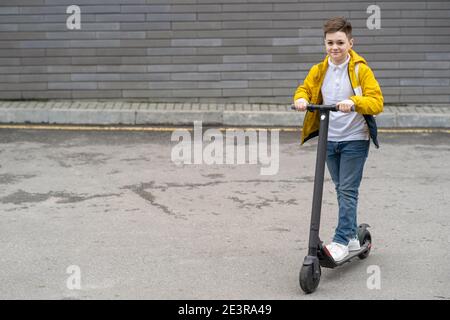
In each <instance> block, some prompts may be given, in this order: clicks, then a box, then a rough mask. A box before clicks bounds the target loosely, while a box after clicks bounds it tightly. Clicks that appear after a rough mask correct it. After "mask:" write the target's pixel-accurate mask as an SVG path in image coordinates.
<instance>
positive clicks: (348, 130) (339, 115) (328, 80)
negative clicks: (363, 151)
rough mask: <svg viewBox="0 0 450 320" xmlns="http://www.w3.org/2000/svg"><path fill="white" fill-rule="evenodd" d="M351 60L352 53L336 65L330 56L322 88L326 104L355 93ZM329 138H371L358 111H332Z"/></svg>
mask: <svg viewBox="0 0 450 320" xmlns="http://www.w3.org/2000/svg"><path fill="white" fill-rule="evenodd" d="M349 61H350V55H348V57H347V60H346V61H345V62H344V63H342V64H340V65H335V64H334V63H332V62H331V59H330V58H328V69H327V73H326V74H325V79H324V80H323V84H322V88H321V90H322V97H323V103H324V104H336V103H338V102H341V101H342V100H347V99H348V98H349V97H350V96H353V95H354V92H353V89H352V85H351V83H350V79H349V76H348V62H349ZM328 140H329V141H352V140H369V128H368V127H367V123H366V121H365V120H364V117H363V116H362V115H361V114H359V113H357V112H350V113H344V112H340V111H337V112H330V124H329V127H328Z"/></svg>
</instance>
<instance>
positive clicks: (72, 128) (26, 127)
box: [0, 124, 450, 133]
mask: <svg viewBox="0 0 450 320" xmlns="http://www.w3.org/2000/svg"><path fill="white" fill-rule="evenodd" d="M204 128H215V127H207V126H205V127H204ZM0 129H21V130H67V131H155V132H164V131H175V130H180V129H184V130H188V131H192V130H193V129H194V128H193V127H192V126H191V127H188V126H186V127H145V126H89V125H64V126H62V125H36V124H0ZM216 129H218V130H220V131H226V130H248V131H252V130H279V131H284V132H300V128H289V127H288V128H281V127H280V128H271V127H229V128H228V127H227V128H216ZM378 132H381V133H450V129H446V128H393V129H386V128H379V129H378Z"/></svg>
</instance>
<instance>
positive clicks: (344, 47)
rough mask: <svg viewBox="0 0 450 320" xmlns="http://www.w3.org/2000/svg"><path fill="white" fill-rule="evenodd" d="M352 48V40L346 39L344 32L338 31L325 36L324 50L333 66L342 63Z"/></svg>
mask: <svg viewBox="0 0 450 320" xmlns="http://www.w3.org/2000/svg"><path fill="white" fill-rule="evenodd" d="M352 47H353V39H348V38H347V35H346V34H345V32H342V31H338V32H334V33H327V34H326V35H325V48H326V50H327V54H328V55H329V56H330V57H331V61H332V62H333V63H334V64H341V63H343V62H344V61H345V59H347V53H348V52H349V50H350V49H351V48H352Z"/></svg>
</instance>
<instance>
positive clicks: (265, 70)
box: [0, 0, 450, 104]
mask: <svg viewBox="0 0 450 320" xmlns="http://www.w3.org/2000/svg"><path fill="white" fill-rule="evenodd" d="M72 4H77V5H78V6H80V8H81V30H68V29H67V27H66V20H67V18H68V17H69V14H67V13H66V9H67V7H68V6H70V5H72ZM372 4H376V5H378V6H379V7H380V8H381V29H379V30H369V29H368V28H367V27H366V21H367V18H368V17H369V16H370V13H367V12H366V10H367V8H368V6H369V5H372ZM338 15H342V16H346V17H348V18H349V19H350V21H351V22H352V24H353V27H354V33H353V34H354V37H355V50H356V51H357V52H358V53H360V54H361V55H363V56H364V57H365V58H366V59H367V60H368V61H369V64H370V65H371V66H372V68H373V70H374V72H375V74H376V76H377V78H378V80H379V82H380V84H381V85H382V88H383V91H384V94H385V98H386V99H385V100H386V102H387V103H392V104H409V103H414V104H417V103H427V104H434V103H435V104H450V94H449V92H450V80H449V79H450V36H449V34H450V1H448V0H442V1H401V0H398V1H360V0H338V1H332V0H328V1H312V0H280V1H274V0H272V1H269V0H75V1H74V0H1V1H0V99H59V98H61V99H70V98H74V99H127V100H133V99H145V100H152V101H189V102H245V103H247V102H248V103H289V102H290V101H291V98H292V94H293V92H294V90H295V88H296V87H297V85H298V84H299V83H300V82H302V80H303V78H304V77H305V76H306V73H307V71H308V69H309V68H310V66H311V65H312V64H314V63H317V62H319V61H321V60H322V59H323V56H324V48H323V44H322V31H321V26H322V24H323V22H324V20H326V19H327V18H329V17H332V16H338Z"/></svg>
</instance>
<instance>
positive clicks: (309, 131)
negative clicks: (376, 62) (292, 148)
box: [294, 50, 384, 148]
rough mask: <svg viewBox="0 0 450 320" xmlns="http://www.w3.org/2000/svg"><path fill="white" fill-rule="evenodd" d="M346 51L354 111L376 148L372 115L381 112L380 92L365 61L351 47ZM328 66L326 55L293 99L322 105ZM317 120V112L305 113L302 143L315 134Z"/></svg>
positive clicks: (310, 71) (313, 68)
mask: <svg viewBox="0 0 450 320" xmlns="http://www.w3.org/2000/svg"><path fill="white" fill-rule="evenodd" d="M349 54H350V61H349V63H348V73H349V79H350V83H351V85H352V88H353V92H354V95H353V96H351V97H350V98H349V99H350V100H352V101H353V102H354V103H355V111H356V112H358V113H360V114H362V115H363V116H364V119H365V120H366V122H367V125H368V127H369V132H370V137H371V138H372V140H373V142H374V144H375V146H376V147H377V148H378V141H377V127H376V123H375V118H374V117H373V116H374V115H377V114H379V113H381V112H383V102H384V99H383V94H382V93H381V89H380V85H379V84H378V81H377V80H376V79H375V76H374V74H373V72H372V70H371V69H370V67H369V66H368V65H367V62H366V60H365V59H364V58H363V57H361V56H360V55H358V54H357V53H356V52H355V51H353V50H350V51H349ZM356 64H358V76H356V73H355V65H356ZM327 68H328V55H327V56H326V57H325V59H324V60H323V61H322V62H321V63H319V64H316V65H314V66H313V67H312V68H311V69H310V70H309V73H308V75H307V76H306V79H305V81H304V82H303V84H302V85H300V86H299V87H298V88H297V90H296V91H295V95H294V101H295V100H297V99H300V98H303V99H305V100H306V101H308V102H309V103H310V104H322V101H323V99H322V93H321V88H322V83H323V79H324V78H325V74H326V72H327ZM319 122H320V121H319V112H318V111H314V112H310V111H307V112H306V114H305V119H304V121H303V130H302V141H301V143H302V144H303V143H304V142H305V141H307V140H309V139H311V138H313V137H315V136H317V135H318V133H319Z"/></svg>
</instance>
